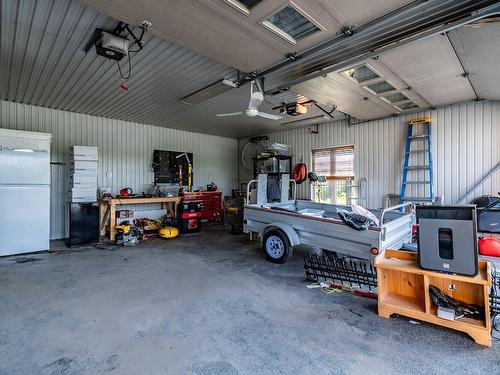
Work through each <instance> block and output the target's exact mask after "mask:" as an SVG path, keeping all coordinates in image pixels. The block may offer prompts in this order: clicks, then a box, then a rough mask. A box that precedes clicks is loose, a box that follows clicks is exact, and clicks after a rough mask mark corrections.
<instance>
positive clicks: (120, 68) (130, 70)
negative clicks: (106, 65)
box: [116, 52, 132, 80]
mask: <svg viewBox="0 0 500 375" xmlns="http://www.w3.org/2000/svg"><path fill="white" fill-rule="evenodd" d="M127 58H128V74H127V76H124V75H123V72H122V67H121V66H120V62H119V61H118V60H116V65H118V71H119V72H120V76H121V77H122V78H123V79H125V80H127V79H129V78H130V75H131V74H132V63H131V61H130V52H129V53H127Z"/></svg>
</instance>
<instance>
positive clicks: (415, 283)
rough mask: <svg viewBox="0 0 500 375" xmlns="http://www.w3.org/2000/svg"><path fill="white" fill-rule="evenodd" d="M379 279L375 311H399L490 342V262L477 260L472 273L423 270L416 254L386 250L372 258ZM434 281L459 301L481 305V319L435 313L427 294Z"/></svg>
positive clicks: (381, 314) (386, 313)
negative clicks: (440, 315)
mask: <svg viewBox="0 0 500 375" xmlns="http://www.w3.org/2000/svg"><path fill="white" fill-rule="evenodd" d="M375 267H376V268H377V283H378V314H379V316H382V317H385V318H388V317H389V316H391V315H392V314H400V315H404V316H407V317H410V318H414V319H418V320H422V321H426V322H429V323H434V324H438V325H441V326H444V327H448V328H452V329H455V330H458V331H462V332H465V333H467V334H469V335H470V336H471V337H472V338H473V339H474V340H475V341H476V342H477V343H478V344H481V345H485V346H491V334H490V330H491V326H490V323H491V322H490V309H489V298H488V296H489V285H490V284H491V272H490V268H489V263H488V262H485V261H480V262H479V274H478V275H477V276H475V277H468V276H461V275H451V274H443V273H438V272H432V271H426V270H423V269H421V268H420V267H419V266H418V262H417V254H415V253H409V252H406V251H400V250H386V251H384V252H383V253H382V254H380V255H379V256H378V257H377V258H376V259H375ZM430 285H434V286H436V287H437V288H439V289H440V290H441V291H442V292H443V293H445V294H447V295H449V296H451V297H453V298H455V299H456V300H458V301H461V302H464V303H467V304H475V305H478V306H481V307H483V308H484V312H485V317H484V319H482V320H476V319H470V318H461V319H457V320H454V321H450V320H446V319H442V318H440V317H438V316H437V307H436V305H435V304H434V303H433V302H432V300H431V298H430V295H429V286H430Z"/></svg>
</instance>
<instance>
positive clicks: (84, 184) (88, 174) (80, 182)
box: [69, 146, 98, 203]
mask: <svg viewBox="0 0 500 375" xmlns="http://www.w3.org/2000/svg"><path fill="white" fill-rule="evenodd" d="M97 162H98V158H97V147H89V146H71V153H70V179H69V184H70V191H69V195H70V201H71V202H74V203H79V202H95V201H96V200H97V199H96V196H97Z"/></svg>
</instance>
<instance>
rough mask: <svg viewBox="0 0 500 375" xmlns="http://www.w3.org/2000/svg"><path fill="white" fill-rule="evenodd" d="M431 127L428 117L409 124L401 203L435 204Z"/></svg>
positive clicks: (430, 120)
mask: <svg viewBox="0 0 500 375" xmlns="http://www.w3.org/2000/svg"><path fill="white" fill-rule="evenodd" d="M431 125H432V119H431V118H428V117H426V118H420V119H415V120H411V121H409V122H408V137H407V139H406V149H405V158H404V165H403V181H402V184H401V194H400V203H407V202H412V203H423V202H428V203H432V202H434V190H433V179H432V142H431V134H432V133H431V130H432V126H431ZM415 146H416V147H415ZM409 176H411V180H409V179H408V177H409Z"/></svg>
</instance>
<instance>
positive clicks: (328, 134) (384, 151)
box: [239, 101, 500, 207]
mask: <svg viewBox="0 0 500 375" xmlns="http://www.w3.org/2000/svg"><path fill="white" fill-rule="evenodd" d="M423 116H430V117H432V118H433V125H432V126H433V128H432V137H433V159H434V181H435V183H434V186H435V191H436V194H437V195H440V196H443V197H444V199H445V202H446V203H455V201H456V200H457V199H458V198H459V197H460V196H461V195H462V194H464V193H465V192H466V191H467V190H468V189H469V188H471V187H472V186H473V185H474V183H475V182H476V181H478V180H479V179H480V178H481V177H482V176H484V175H485V174H486V173H487V172H488V171H489V170H490V169H491V168H492V167H494V166H495V165H496V164H497V163H498V162H499V161H500V102H491V101H482V102H470V103H464V104H457V105H452V106H446V107H443V108H438V109H436V110H432V111H428V112H424V113H419V114H414V115H411V116H402V117H397V118H388V119H384V120H379V121H370V122H368V123H365V124H360V125H353V126H347V123H346V122H345V121H343V120H342V121H335V122H333V123H327V124H323V125H319V127H318V130H319V133H318V134H312V133H311V131H310V128H301V129H293V130H285V131H281V132H276V133H271V134H268V136H269V138H270V140H271V141H275V142H280V143H285V144H288V145H290V146H291V148H292V150H291V151H292V154H293V156H294V157H293V163H294V164H295V163H296V162H298V160H299V159H300V158H301V157H303V160H304V163H306V164H307V166H308V168H309V169H310V167H311V149H313V148H320V147H330V146H341V145H347V144H354V146H355V175H356V179H358V178H361V177H366V178H367V179H368V206H369V207H381V206H382V205H383V200H384V197H385V195H386V194H388V193H396V194H399V191H400V189H401V177H402V166H403V155H404V145H405V142H406V130H407V127H406V124H407V122H408V120H410V119H411V118H418V117H423ZM239 143H240V150H241V148H243V146H244V145H245V144H246V143H247V139H240V141H239ZM251 178H252V175H251V172H250V173H249V172H247V171H245V169H244V168H243V167H241V168H240V182H246V181H248V180H250V179H251ZM499 190H500V172H498V171H497V173H496V174H495V175H493V176H492V177H490V178H489V179H487V180H486V181H485V182H484V183H483V184H482V186H480V187H479V188H478V189H477V190H476V192H475V194H474V195H471V197H470V198H472V197H473V196H478V195H481V194H493V195H495V194H496V192H498V191H499ZM298 196H299V197H301V198H309V197H310V188H309V184H308V183H304V184H302V185H301V186H300V188H299V189H298ZM470 198H469V199H470Z"/></svg>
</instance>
